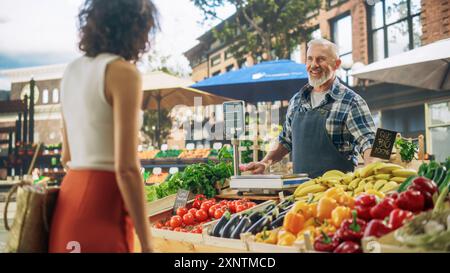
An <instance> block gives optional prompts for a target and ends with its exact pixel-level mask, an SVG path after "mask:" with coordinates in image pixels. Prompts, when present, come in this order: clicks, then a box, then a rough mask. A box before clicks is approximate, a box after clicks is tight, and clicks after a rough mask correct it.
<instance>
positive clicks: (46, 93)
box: [42, 89, 48, 104]
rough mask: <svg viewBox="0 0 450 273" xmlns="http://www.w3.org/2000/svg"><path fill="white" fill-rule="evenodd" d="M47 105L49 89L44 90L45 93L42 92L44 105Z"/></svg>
mask: <svg viewBox="0 0 450 273" xmlns="http://www.w3.org/2000/svg"><path fill="white" fill-rule="evenodd" d="M47 103H48V89H44V91H42V104H47Z"/></svg>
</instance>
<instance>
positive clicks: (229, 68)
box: [226, 64, 234, 72]
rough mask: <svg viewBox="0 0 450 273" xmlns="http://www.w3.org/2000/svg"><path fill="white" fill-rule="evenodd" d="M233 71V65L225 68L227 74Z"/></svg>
mask: <svg viewBox="0 0 450 273" xmlns="http://www.w3.org/2000/svg"><path fill="white" fill-rule="evenodd" d="M233 69H234V64H230V65H229V66H227V68H226V70H227V72H230V71H231V70H233Z"/></svg>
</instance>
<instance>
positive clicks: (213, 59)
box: [211, 54, 221, 66]
mask: <svg viewBox="0 0 450 273" xmlns="http://www.w3.org/2000/svg"><path fill="white" fill-rule="evenodd" d="M220 61H221V60H220V54H217V55H216V56H213V57H211V66H216V65H218V64H220Z"/></svg>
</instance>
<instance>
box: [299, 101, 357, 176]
mask: <svg viewBox="0 0 450 273" xmlns="http://www.w3.org/2000/svg"><path fill="white" fill-rule="evenodd" d="M332 105H333V104H332V103H328V104H326V105H324V106H321V107H319V108H314V109H311V110H309V111H306V112H300V111H297V112H296V113H295V114H294V118H293V121H292V124H293V125H292V161H293V164H294V166H293V168H294V173H307V174H308V175H309V177H310V178H315V177H318V176H321V175H323V174H324V173H325V172H326V171H329V170H339V171H342V172H350V171H353V170H354V165H353V163H352V161H350V160H348V159H347V158H348V156H349V153H346V154H342V153H340V152H339V151H338V150H337V148H336V146H335V145H334V144H333V142H332V141H331V139H330V137H329V136H328V132H327V129H326V121H327V117H328V115H329V112H330V110H331V107H332Z"/></svg>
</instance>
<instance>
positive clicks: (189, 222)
mask: <svg viewBox="0 0 450 273" xmlns="http://www.w3.org/2000/svg"><path fill="white" fill-rule="evenodd" d="M194 220H195V216H194V215H192V214H191V213H186V214H185V215H183V223H184V224H185V225H187V226H189V225H192V224H193V223H194Z"/></svg>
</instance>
